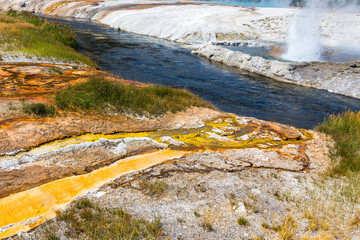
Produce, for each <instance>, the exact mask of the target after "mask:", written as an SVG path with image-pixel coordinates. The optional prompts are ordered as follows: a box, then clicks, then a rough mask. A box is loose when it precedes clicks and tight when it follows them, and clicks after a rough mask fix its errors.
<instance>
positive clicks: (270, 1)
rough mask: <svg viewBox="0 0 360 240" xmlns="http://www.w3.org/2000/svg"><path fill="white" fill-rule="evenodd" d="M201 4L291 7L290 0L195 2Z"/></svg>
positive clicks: (217, 0)
mask: <svg viewBox="0 0 360 240" xmlns="http://www.w3.org/2000/svg"><path fill="white" fill-rule="evenodd" d="M195 2H200V3H211V4H223V5H233V6H252V7H280V8H283V7H289V2H290V1H289V0H195Z"/></svg>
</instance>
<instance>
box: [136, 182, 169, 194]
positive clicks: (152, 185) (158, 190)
mask: <svg viewBox="0 0 360 240" xmlns="http://www.w3.org/2000/svg"><path fill="white" fill-rule="evenodd" d="M139 188H140V189H141V190H143V191H145V193H146V194H147V195H149V196H155V195H161V194H163V193H164V192H165V191H166V190H167V189H168V188H169V185H168V184H167V183H166V182H164V181H156V182H150V181H149V180H141V181H140V183H139Z"/></svg>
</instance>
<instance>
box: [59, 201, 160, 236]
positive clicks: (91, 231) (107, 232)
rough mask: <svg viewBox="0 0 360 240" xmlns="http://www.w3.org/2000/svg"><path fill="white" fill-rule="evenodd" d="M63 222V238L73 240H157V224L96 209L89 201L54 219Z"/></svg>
mask: <svg viewBox="0 0 360 240" xmlns="http://www.w3.org/2000/svg"><path fill="white" fill-rule="evenodd" d="M56 220H57V221H61V222H65V224H66V226H67V229H68V231H67V232H65V234H66V235H67V236H68V237H70V238H73V239H74V238H75V239H91V240H98V239H159V238H160V236H161V235H162V232H163V230H162V227H161V224H160V220H159V219H156V220H154V221H147V220H144V219H139V218H135V217H133V216H131V215H130V214H129V213H128V212H126V211H125V210H122V209H118V208H115V209H108V208H103V207H100V206H98V205H97V204H95V203H93V202H91V201H90V200H89V199H86V198H85V199H80V200H78V201H77V202H75V203H74V204H72V205H71V207H70V208H68V209H67V210H66V211H64V212H63V213H60V214H59V215H58V216H57V217H56Z"/></svg>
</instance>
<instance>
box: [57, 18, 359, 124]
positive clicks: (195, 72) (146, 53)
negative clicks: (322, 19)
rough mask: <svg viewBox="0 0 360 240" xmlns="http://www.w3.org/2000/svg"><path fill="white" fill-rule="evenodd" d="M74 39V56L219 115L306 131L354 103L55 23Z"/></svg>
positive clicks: (156, 43)
mask: <svg viewBox="0 0 360 240" xmlns="http://www.w3.org/2000/svg"><path fill="white" fill-rule="evenodd" d="M56 20H58V21H60V22H62V23H64V24H66V25H69V26H71V27H72V28H73V29H74V30H75V31H76V33H77V35H78V41H79V45H80V51H82V52H83V53H85V54H88V55H89V56H90V57H91V58H93V59H94V60H95V61H97V63H98V65H99V68H100V69H101V70H103V71H108V72H111V73H114V74H116V75H119V76H121V77H123V78H125V79H130V80H136V81H139V82H145V83H153V84H162V85H167V86H171V87H179V88H186V89H188V90H190V91H191V92H193V93H195V94H197V95H198V96H200V97H202V98H203V99H206V100H208V101H210V102H211V103H212V104H214V105H215V106H216V107H218V108H219V109H220V110H222V111H226V112H232V113H235V114H238V115H243V116H250V117H256V118H259V119H264V120H270V121H275V122H280V123H284V124H289V125H293V126H296V127H300V128H306V129H311V128H314V127H315V126H316V125H318V124H319V123H322V122H323V121H324V119H325V118H326V117H327V116H328V115H329V114H332V113H339V112H343V111H345V110H347V109H350V110H360V100H358V99H354V98H350V97H345V96H342V95H338V94H333V93H329V92H327V91H323V90H317V89H313V88H307V87H302V86H297V85H292V84H287V83H281V82H278V81H274V80H271V79H268V78H265V77H261V76H256V75H252V74H247V73H244V72H241V71H240V70H238V69H236V68H231V67H227V66H224V65H221V64H216V63H213V62H211V61H209V60H206V59H203V58H201V57H198V56H196V55H193V54H191V50H190V49H187V48H184V47H181V46H180V45H179V44H177V43H173V42H169V41H166V40H161V39H156V38H152V37H147V36H142V35H137V34H132V33H128V32H124V31H118V30H116V29H112V28H109V27H106V26H104V25H101V24H97V23H94V22H89V21H79V20H74V19H56Z"/></svg>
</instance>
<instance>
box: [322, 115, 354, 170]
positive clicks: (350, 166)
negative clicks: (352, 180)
mask: <svg viewBox="0 0 360 240" xmlns="http://www.w3.org/2000/svg"><path fill="white" fill-rule="evenodd" d="M316 130H318V131H320V132H323V133H326V134H328V135H330V136H331V137H332V138H333V139H334V141H335V146H334V150H333V152H332V158H333V159H334V160H335V161H336V164H335V165H334V167H333V168H332V171H331V174H334V175H347V174H349V173H357V172H360V151H359V149H360V112H357V113H354V112H351V111H347V112H345V113H343V114H339V115H331V116H330V117H329V118H328V119H327V120H325V122H324V123H323V124H321V125H320V126H318V127H317V128H316Z"/></svg>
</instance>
